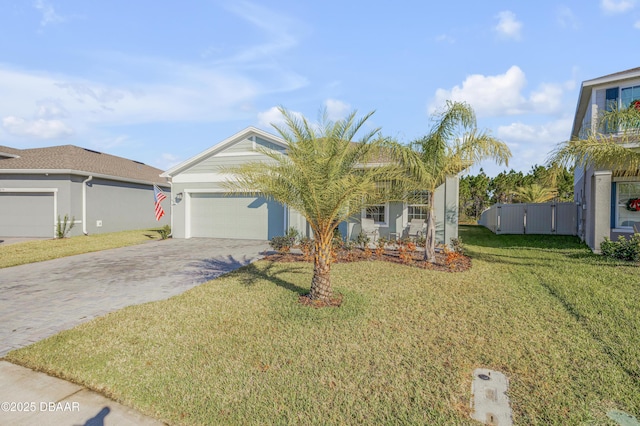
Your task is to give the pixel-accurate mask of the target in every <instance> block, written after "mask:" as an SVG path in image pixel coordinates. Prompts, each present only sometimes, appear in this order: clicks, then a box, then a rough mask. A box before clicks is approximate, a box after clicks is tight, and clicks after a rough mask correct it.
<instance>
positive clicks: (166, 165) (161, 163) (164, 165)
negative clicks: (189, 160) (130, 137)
mask: <svg viewBox="0 0 640 426" xmlns="http://www.w3.org/2000/svg"><path fill="white" fill-rule="evenodd" d="M182 161H184V160H183V159H181V158H180V157H178V156H177V155H173V154H170V153H166V152H165V153H163V154H162V155H161V156H160V158H158V159H156V160H155V161H154V162H153V167H157V168H158V169H160V170H169V169H170V168H172V167H173V166H177V165H178V164H180V163H181V162H182Z"/></svg>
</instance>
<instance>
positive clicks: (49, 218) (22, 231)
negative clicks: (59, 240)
mask: <svg viewBox="0 0 640 426" xmlns="http://www.w3.org/2000/svg"><path fill="white" fill-rule="evenodd" d="M53 208H54V207H53V193H51V192H45V193H35V192H23V193H11V192H1V193H0V236H2V237H45V238H53V229H54V228H53V227H54V219H53Z"/></svg>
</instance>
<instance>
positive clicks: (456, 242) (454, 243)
mask: <svg viewBox="0 0 640 426" xmlns="http://www.w3.org/2000/svg"><path fill="white" fill-rule="evenodd" d="M451 249H452V250H453V251H455V252H456V253H458V254H464V244H463V243H462V237H458V238H451Z"/></svg>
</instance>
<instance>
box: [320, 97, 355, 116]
mask: <svg viewBox="0 0 640 426" xmlns="http://www.w3.org/2000/svg"><path fill="white" fill-rule="evenodd" d="M324 105H325V108H326V109H327V116H328V117H329V120H331V121H337V120H340V119H343V118H345V117H346V116H347V114H348V113H349V111H350V110H351V105H349V104H347V103H344V102H342V101H339V100H336V99H327V100H326V101H324Z"/></svg>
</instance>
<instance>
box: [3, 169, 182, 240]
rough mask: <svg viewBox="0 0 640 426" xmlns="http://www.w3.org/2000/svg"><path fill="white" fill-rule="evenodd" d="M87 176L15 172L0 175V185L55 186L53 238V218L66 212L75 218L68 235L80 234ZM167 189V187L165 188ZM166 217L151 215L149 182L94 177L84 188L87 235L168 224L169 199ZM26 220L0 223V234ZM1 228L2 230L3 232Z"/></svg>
mask: <svg viewBox="0 0 640 426" xmlns="http://www.w3.org/2000/svg"><path fill="white" fill-rule="evenodd" d="M87 177H88V176H80V175H70V174H49V175H45V174H32V175H24V174H15V175H10V174H8V175H2V178H1V179H0V188H2V189H3V190H4V191H3V192H5V193H10V192H11V189H25V188H47V189H51V190H53V189H55V190H57V192H56V206H55V211H54V212H53V213H52V223H51V230H52V231H51V234H50V235H48V234H47V235H44V234H43V235H40V236H42V237H53V236H54V233H53V230H54V229H55V228H54V227H55V222H56V221H55V219H54V218H57V217H58V216H60V218H61V219H62V218H64V216H65V215H68V216H69V218H73V219H74V221H75V226H74V228H73V229H72V230H71V231H70V233H69V236H77V235H82V231H83V229H82V228H83V226H82V182H83V181H84V180H85V179H87ZM165 190H166V191H167V192H168V188H165ZM167 195H168V194H167ZM162 205H163V207H164V209H165V211H166V215H165V217H164V218H163V219H162V220H161V221H160V222H156V221H155V217H154V201H153V187H152V186H151V185H142V184H130V183H125V182H119V181H110V180H107V179H93V180H92V181H91V182H90V186H88V187H87V231H88V233H89V234H94V233H96V234H97V233H105V232H115V231H124V230H130V229H144V228H151V227H156V226H163V225H165V224H169V222H170V219H169V211H168V210H169V208H170V206H169V202H167V201H165V202H163V204H162ZM23 220H24V221H26V222H27V223H19V224H6V223H4V224H1V225H0V235H2V236H8V235H9V233H8V230H7V229H4V227H8V228H12V227H17V226H25V225H28V221H29V220H30V219H29V215H25V216H24V219H23ZM96 220H102V221H103V226H102V227H97V226H96ZM3 231H4V232H3Z"/></svg>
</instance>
